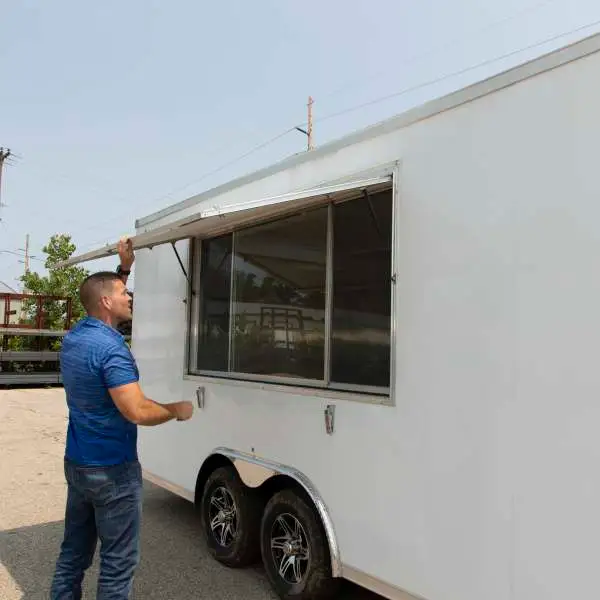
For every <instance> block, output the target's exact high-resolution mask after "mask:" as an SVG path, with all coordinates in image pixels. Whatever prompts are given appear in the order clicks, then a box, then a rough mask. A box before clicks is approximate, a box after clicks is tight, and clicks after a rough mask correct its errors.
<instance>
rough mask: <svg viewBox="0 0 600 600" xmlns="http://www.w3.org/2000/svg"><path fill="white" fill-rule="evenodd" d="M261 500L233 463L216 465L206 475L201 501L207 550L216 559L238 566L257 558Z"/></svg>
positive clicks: (254, 560) (234, 566)
mask: <svg viewBox="0 0 600 600" xmlns="http://www.w3.org/2000/svg"><path fill="white" fill-rule="evenodd" d="M261 512H262V504H261V502H260V498H259V496H258V495H257V494H256V492H255V491H254V490H252V489H250V488H248V487H247V486H245V485H244V484H243V482H242V481H241V480H240V478H239V477H238V474H237V471H236V470H235V468H233V467H220V468H218V469H216V470H215V471H214V472H213V473H212V474H211V475H210V477H209V478H208V480H207V482H206V485H205V486H204V491H203V493H202V501H201V515H202V528H203V531H204V537H205V540H206V543H207V546H208V550H209V552H210V554H211V555H212V557H213V558H215V559H216V560H218V561H219V562H220V563H222V564H224V565H226V566H228V567H232V568H239V567H245V566H248V565H251V564H253V563H256V562H258V560H259V559H260V541H259V536H260V518H261Z"/></svg>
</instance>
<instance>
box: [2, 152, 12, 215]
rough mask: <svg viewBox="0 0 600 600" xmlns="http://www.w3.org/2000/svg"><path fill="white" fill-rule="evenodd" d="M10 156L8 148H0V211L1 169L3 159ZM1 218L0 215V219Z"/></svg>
mask: <svg viewBox="0 0 600 600" xmlns="http://www.w3.org/2000/svg"><path fill="white" fill-rule="evenodd" d="M9 156H10V150H9V149H8V148H0V211H1V210H2V207H3V206H4V205H3V204H2V171H3V170H4V161H5V160H6V159H7V158H8V157H9ZM1 220H2V218H1V217H0V221H1Z"/></svg>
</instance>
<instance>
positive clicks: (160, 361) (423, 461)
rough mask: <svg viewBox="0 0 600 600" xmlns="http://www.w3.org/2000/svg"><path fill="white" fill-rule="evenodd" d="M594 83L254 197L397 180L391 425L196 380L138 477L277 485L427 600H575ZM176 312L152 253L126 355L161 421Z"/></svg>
mask: <svg viewBox="0 0 600 600" xmlns="http://www.w3.org/2000/svg"><path fill="white" fill-rule="evenodd" d="M598 69H600V57H599V56H598V55H593V56H589V57H587V58H585V59H581V60H579V61H577V62H576V63H571V64H568V65H565V66H563V67H561V68H558V69H555V70H554V71H551V72H548V73H545V74H542V75H539V76H537V77H535V78H534V79H530V80H527V81H525V82H522V83H520V84H519V85H514V86H512V87H508V88H506V89H504V90H502V91H501V92H498V93H496V94H492V95H489V96H486V97H484V98H481V99H479V100H477V101H474V102H472V103H470V104H465V105H463V106H461V107H459V108H456V109H454V110H452V111H448V112H445V113H443V114H440V115H438V116H437V117H435V118H432V119H429V120H427V121H423V122H420V123H418V124H415V125H414V126H411V127H410V128H408V129H405V130H402V131H396V132H391V133H388V134H386V135H384V136H381V137H379V138H374V139H371V140H368V141H364V142H361V143H357V144H356V145H353V146H349V147H347V148H344V149H343V150H340V152H339V153H337V154H335V155H329V156H326V157H322V158H321V159H319V160H317V161H315V162H313V163H311V165H310V169H307V168H306V166H303V165H299V166H297V167H294V169H292V170H291V171H290V172H286V173H284V174H281V173H280V174H274V175H273V178H272V179H269V180H266V181H264V182H262V183H261V182H257V183H255V184H252V186H253V190H254V191H256V189H258V188H260V186H264V188H265V189H269V188H270V187H271V186H281V188H280V189H281V190H282V191H285V189H287V188H285V182H286V181H287V182H290V181H294V183H295V184H296V185H298V184H302V182H306V181H309V180H311V178H314V177H320V178H327V177H328V176H330V174H331V173H333V172H336V173H339V172H341V171H342V170H344V169H355V170H356V171H357V172H358V171H360V170H362V169H368V168H369V167H374V166H376V165H378V164H381V163H383V162H385V161H389V160H394V159H395V160H401V161H402V180H401V181H400V182H399V185H398V194H399V199H400V203H399V207H398V212H397V214H396V217H397V218H398V220H397V231H398V233H399V236H398V243H397V246H396V248H395V251H396V269H397V280H398V285H397V287H396V292H395V294H396V296H395V302H396V307H397V324H398V336H397V339H398V343H397V347H396V365H395V378H396V381H395V387H396V398H395V406H393V407H388V406H376V405H368V404H360V403H356V402H348V401H342V400H337V401H336V402H335V404H336V407H337V408H336V429H335V433H334V434H333V435H331V436H329V435H326V433H325V431H324V423H323V409H324V408H325V406H326V404H327V403H328V402H331V400H328V399H326V398H323V397H320V396H317V395H314V396H313V395H310V393H309V392H306V391H305V390H303V393H299V392H298V391H295V390H294V389H293V388H291V389H290V390H289V391H288V392H287V393H286V392H283V391H282V390H281V389H280V388H273V387H270V386H267V385H265V386H263V388H262V389H261V388H259V387H256V386H248V387H247V388H244V387H241V386H240V384H239V383H237V384H236V383H233V382H232V383H223V382H216V381H211V380H210V379H204V380H203V381H202V385H204V386H205V388H206V396H205V408H204V410H202V411H197V413H196V414H195V416H194V418H193V419H192V420H191V421H190V422H188V423H169V424H167V425H165V426H162V427H155V428H143V429H142V430H141V431H140V455H141V459H142V462H143V463H144V466H145V467H146V468H147V469H148V470H149V471H151V472H153V473H156V474H157V475H159V476H160V477H163V478H164V479H167V480H169V481H171V482H172V483H174V484H175V485H177V486H180V487H182V488H184V489H185V490H188V492H190V491H193V488H194V485H195V481H196V476H197V471H198V469H199V467H200V465H201V464H202V461H203V459H204V458H205V456H206V455H207V453H209V452H210V451H211V450H212V448H214V447H217V446H228V447H232V448H236V449H238V450H240V451H242V452H250V453H255V454H256V455H258V456H264V457H266V458H269V459H271V460H276V461H278V462H281V463H284V464H288V465H291V466H294V467H296V468H297V469H299V470H301V471H302V472H304V473H305V474H306V475H307V476H308V477H310V479H311V480H312V481H313V483H314V484H315V485H316V486H317V487H318V489H319V491H320V492H321V494H322V495H323V497H324V499H325V502H326V503H327V505H328V507H329V510H330V512H331V514H332V517H333V521H334V526H335V528H336V533H337V536H338V541H339V544H340V550H341V556H342V561H343V562H344V563H345V564H346V565H348V567H349V568H350V569H353V570H358V571H361V572H363V573H366V574H368V575H370V576H371V577H374V578H377V579H379V580H381V581H383V582H386V583H388V584H390V585H393V586H396V587H398V588H401V589H404V590H407V591H408V592H410V593H412V594H414V595H416V596H420V597H423V598H426V599H428V600H459V599H460V600H481V599H482V598H485V599H486V600H506V599H507V598H510V599H511V600H564V599H565V598H575V597H577V598H579V597H581V598H591V597H595V595H596V594H597V564H596V563H597V560H596V556H597V540H598V539H599V538H600V520H599V519H598V506H600V478H598V477H595V476H594V474H595V473H596V471H597V466H598V463H599V462H600V437H599V436H598V433H597V430H598V428H597V423H598V422H600V403H599V402H598V401H597V398H598V397H599V396H600V375H599V372H600V371H599V370H598V365H597V363H598V359H597V357H598V355H600V341H599V340H600V312H599V311H598V307H599V306H600V278H599V277H597V274H598V273H600V230H599V229H598V227H597V223H598V222H600V203H598V197H600V178H598V177H597V165H596V162H597V152H596V148H597V140H598V139H599V138H600V117H599V116H598V111H597V106H598V105H600V80H599V79H598V77H597V73H598ZM348 165H351V166H348ZM309 170H310V173H309V172H308V171H309ZM159 280H160V281H161V286H160V288H158V287H157V285H156V282H157V281H159ZM185 297H186V282H185V280H184V279H183V277H182V276H181V273H178V272H177V270H176V269H174V268H173V257H172V256H171V253H169V252H168V249H167V248H157V249H156V250H155V251H154V252H153V253H141V255H140V257H139V262H138V264H137V274H136V306H135V310H136V315H135V318H134V352H135V354H136V357H137V358H138V360H139V363H140V371H141V374H142V385H143V387H144V391H145V393H146V394H148V395H149V396H150V397H152V398H155V399H156V400H159V401H173V400H179V399H182V398H186V399H190V400H193V399H194V397H195V388H196V386H197V385H199V383H198V382H194V381H187V380H183V378H182V368H183V364H184V356H185V353H184V343H185V337H186V308H185V304H184V302H183V301H184V300H185Z"/></svg>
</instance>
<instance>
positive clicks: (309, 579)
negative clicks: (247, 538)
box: [260, 490, 339, 600]
mask: <svg viewBox="0 0 600 600" xmlns="http://www.w3.org/2000/svg"><path fill="white" fill-rule="evenodd" d="M294 520H295V522H297V523H298V524H299V525H300V527H299V528H298V527H297V526H296V525H295V523H294ZM285 523H287V533H286V527H284V524H285ZM294 534H296V535H294ZM288 537H289V538H291V539H292V540H295V548H292V547H289V546H288V547H286V548H285V549H280V548H278V546H280V545H282V540H283V538H286V539H287V538H288ZM298 540H300V541H299V542H298ZM272 541H273V542H274V545H275V548H273V547H272V543H271V542H272ZM286 543H287V542H286ZM260 545H261V553H262V559H263V564H264V567H265V571H266V573H267V577H268V578H269V581H270V583H271V586H272V587H273V589H274V590H275V591H276V592H277V594H278V595H279V597H280V598H282V599H283V600H325V599H327V598H332V597H333V596H335V595H336V593H337V591H338V588H339V580H338V579H337V578H333V577H332V576H331V559H330V554H329V545H328V543H327V538H326V536H325V531H324V529H323V527H322V525H321V522H320V520H319V518H318V517H317V515H316V514H315V511H314V510H313V508H312V507H311V506H309V505H308V504H307V502H306V501H305V500H304V499H303V498H301V497H300V496H299V495H298V494H296V493H295V492H294V491H292V490H284V491H282V492H279V493H277V494H275V495H274V496H273V497H272V498H271V499H270V500H269V502H268V503H267V506H266V507H265V511H264V514H263V518H262V522H261V531H260ZM292 546H294V543H292ZM306 550H307V551H308V552H306ZM287 552H291V553H292V554H286V553H287ZM292 555H295V556H294V561H293V562H290V558H291V556H292ZM284 561H285V562H286V563H287V564H288V566H287V567H286V569H284V575H283V576H282V575H280V572H279V571H280V567H281V566H282V565H283V564H284ZM299 576H300V577H299Z"/></svg>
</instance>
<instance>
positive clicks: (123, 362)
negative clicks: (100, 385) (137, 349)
mask: <svg viewBox="0 0 600 600" xmlns="http://www.w3.org/2000/svg"><path fill="white" fill-rule="evenodd" d="M102 375H103V377H104V382H105V384H106V387H107V388H108V389H111V388H115V387H119V386H121V385H127V384H128V383H135V382H136V381H139V373H138V369H137V366H136V364H135V360H134V358H133V356H132V354H131V352H130V351H129V348H127V347H126V346H125V345H122V346H112V347H111V348H110V349H109V350H108V351H107V352H106V354H105V356H104V360H103V361H102Z"/></svg>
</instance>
